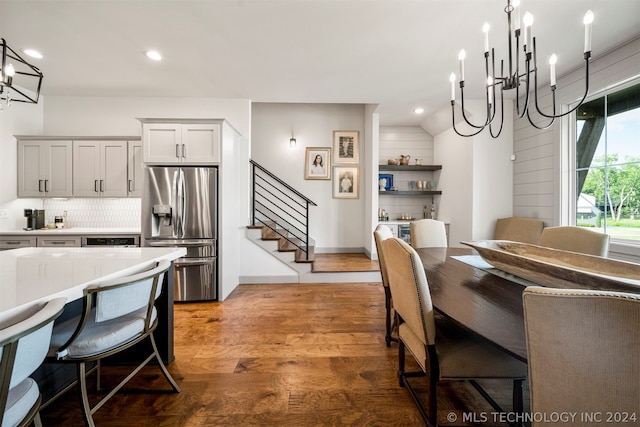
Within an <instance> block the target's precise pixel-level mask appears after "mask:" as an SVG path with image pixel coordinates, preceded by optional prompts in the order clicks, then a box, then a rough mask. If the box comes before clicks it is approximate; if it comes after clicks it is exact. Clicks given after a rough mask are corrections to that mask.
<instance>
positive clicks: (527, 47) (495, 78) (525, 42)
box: [449, 0, 593, 138]
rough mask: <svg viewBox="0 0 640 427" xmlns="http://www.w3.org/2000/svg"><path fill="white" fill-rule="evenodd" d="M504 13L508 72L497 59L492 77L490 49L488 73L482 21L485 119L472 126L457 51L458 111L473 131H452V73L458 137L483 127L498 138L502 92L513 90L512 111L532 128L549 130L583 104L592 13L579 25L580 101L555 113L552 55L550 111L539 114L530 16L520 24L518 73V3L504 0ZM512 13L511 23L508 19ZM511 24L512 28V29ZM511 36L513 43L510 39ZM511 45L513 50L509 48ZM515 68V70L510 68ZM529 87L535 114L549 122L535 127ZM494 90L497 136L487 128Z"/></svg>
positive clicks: (551, 61)
mask: <svg viewBox="0 0 640 427" xmlns="http://www.w3.org/2000/svg"><path fill="white" fill-rule="evenodd" d="M504 11H505V13H506V14H507V24H508V28H509V45H508V46H509V59H508V61H509V62H508V67H509V70H508V73H507V74H505V71H504V65H505V64H504V59H501V60H500V74H499V75H496V66H495V52H494V49H493V48H491V73H489V24H488V23H486V22H485V24H484V26H483V28H482V31H483V32H484V60H485V70H486V102H487V106H486V113H487V117H486V119H485V120H484V122H483V123H472V122H471V121H470V120H469V119H468V118H467V116H466V113H465V110H464V59H465V51H464V50H461V51H460V53H459V55H458V60H459V62H460V76H459V78H460V99H461V109H462V117H463V118H464V121H465V122H466V123H467V125H469V126H471V127H472V128H473V130H472V131H471V132H470V133H468V134H464V133H461V132H459V131H458V129H457V128H456V117H455V102H456V99H455V98H456V94H455V80H456V75H455V73H451V76H450V77H449V81H450V82H451V115H452V118H453V130H454V131H455V132H456V133H457V134H458V135H460V136H463V137H471V136H475V135H477V134H479V133H480V132H482V131H483V130H484V129H485V128H487V127H488V128H489V133H490V134H491V136H492V137H493V138H497V137H498V136H500V133H501V132H502V127H503V124H504V91H505V90H513V89H515V91H516V96H515V98H516V112H517V114H518V116H519V117H520V118H523V117H524V116H527V119H528V120H529V123H531V125H532V126H533V127H535V128H536V129H547V128H549V127H550V126H551V125H552V124H553V122H554V121H555V119H557V118H559V117H563V116H566V115H568V114H570V113H572V112H573V111H575V110H576V109H577V108H578V107H579V106H580V105H582V103H583V102H584V100H585V98H586V97H587V94H588V92H589V58H590V57H591V23H592V22H593V13H592V12H591V11H590V10H589V11H587V13H586V14H585V15H584V19H583V23H584V26H585V27H584V62H585V90H584V95H583V96H582V99H581V100H580V102H579V103H578V104H577V105H576V106H575V107H573V108H572V109H571V110H570V111H566V112H564V113H559V114H557V113H556V68H555V64H556V61H557V57H556V55H555V54H553V55H551V58H550V59H549V67H550V83H549V84H550V89H551V96H552V104H553V107H552V109H553V110H552V111H551V112H543V111H541V110H540V107H539V106H538V73H537V69H538V65H537V59H536V38H535V37H533V35H532V30H531V27H532V24H533V16H532V15H531V14H530V13H529V12H526V13H525V14H524V16H523V18H522V23H523V24H524V35H523V37H522V48H523V52H524V73H522V74H521V73H520V39H521V36H520V34H521V28H520V0H507V6H506V7H505V8H504ZM512 14H513V20H512ZM512 24H513V27H512ZM514 36H515V40H514ZM514 44H515V50H514V49H513V46H514ZM513 52H515V61H514V58H513ZM514 67H515V69H514ZM532 74H533V85H532V84H531V80H532V78H531V75H532ZM521 84H524V92H523V94H524V95H525V97H524V104H523V105H522V106H521V105H520V91H521V88H520V85H521ZM531 86H533V92H534V93H533V97H534V104H535V108H536V111H537V113H538V114H540V116H542V117H544V118H546V119H549V120H548V122H547V123H546V124H543V125H538V124H536V123H534V121H533V120H532V119H531V108H530V105H529V101H530V97H531V96H530V93H531V90H530V88H531ZM496 88H498V89H499V92H500V93H499V95H500V107H501V108H500V111H501V119H500V128H499V129H498V131H497V133H494V129H493V127H492V126H491V124H492V123H493V120H494V118H495V116H496V110H497V108H496V104H497V97H496Z"/></svg>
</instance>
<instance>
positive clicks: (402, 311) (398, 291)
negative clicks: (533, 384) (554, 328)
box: [382, 238, 527, 425]
mask: <svg viewBox="0 0 640 427" xmlns="http://www.w3.org/2000/svg"><path fill="white" fill-rule="evenodd" d="M382 250H383V252H384V256H385V259H386V261H387V266H388V269H387V273H388V276H389V288H390V289H391V296H392V298H393V305H394V309H395V310H396V313H397V316H398V337H399V341H398V359H399V361H398V377H399V380H400V385H401V386H406V387H407V389H408V390H409V394H410V395H411V397H412V398H413V400H414V402H415V403H416V405H417V407H418V409H419V411H420V413H421V415H422V416H423V418H424V419H425V421H426V422H427V424H429V423H430V424H431V425H437V392H438V390H437V389H438V387H437V386H438V384H439V383H441V382H442V381H459V380H470V381H471V382H472V384H473V385H474V386H475V387H476V388H478V390H481V388H480V385H479V384H478V383H477V382H476V380H479V379H489V378H492V379H496V378H499V379H510V380H512V381H513V410H514V412H518V413H521V412H522V411H523V402H522V382H523V380H524V379H525V378H526V376H527V365H526V364H525V363H523V362H521V361H520V360H517V359H515V358H513V357H511V356H509V355H508V354H507V353H505V352H503V351H502V350H500V349H498V348H497V347H495V346H493V345H491V344H488V343H487V342H486V341H484V340H483V339H481V338H479V337H477V336H475V335H473V334H472V333H470V332H467V331H466V330H463V329H462V328H460V327H459V326H457V325H455V324H454V323H453V322H451V321H449V320H447V319H446V318H445V317H444V316H434V308H433V305H432V302H431V295H430V293H429V285H428V283H427V277H426V274H425V271H424V267H423V265H422V262H421V261H420V257H419V256H418V254H417V252H416V251H415V250H414V249H413V248H412V247H411V246H409V245H407V244H406V243H405V242H403V241H402V240H400V239H396V238H391V239H387V240H385V241H383V242H382ZM405 349H408V350H409V353H410V354H411V356H413V358H414V359H415V360H416V362H417V363H418V365H419V366H420V369H421V371H419V372H406V371H405ZM425 375H426V377H427V379H428V384H429V391H428V404H427V409H426V410H425V409H424V408H423V406H422V404H421V401H420V399H419V398H418V396H417V394H416V392H415V391H414V389H413V387H412V386H411V383H410V382H409V381H408V380H407V379H408V378H410V377H414V376H425ZM481 394H482V396H483V397H485V398H486V399H487V401H489V402H490V403H491V404H492V405H493V406H494V407H495V408H496V410H501V409H499V407H498V405H497V404H496V402H495V401H494V400H493V399H492V398H491V397H490V396H489V395H488V394H486V393H485V392H484V390H482V392H481Z"/></svg>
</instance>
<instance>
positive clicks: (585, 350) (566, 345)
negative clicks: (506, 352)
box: [522, 286, 640, 427]
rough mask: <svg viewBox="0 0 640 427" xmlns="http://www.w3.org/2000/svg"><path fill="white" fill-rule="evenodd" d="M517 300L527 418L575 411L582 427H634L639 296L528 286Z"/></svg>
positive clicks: (639, 405)
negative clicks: (523, 339) (521, 322)
mask: <svg viewBox="0 0 640 427" xmlns="http://www.w3.org/2000/svg"><path fill="white" fill-rule="evenodd" d="M522 301H523V305H524V318H525V332H526V339H527V354H528V361H529V389H530V398H531V413H532V414H551V413H553V411H561V412H562V413H575V414H578V415H577V416H578V417H579V418H578V419H577V420H576V421H577V422H576V424H573V425H581V426H584V425H599V426H601V425H603V424H606V423H609V424H612V425H613V424H615V425H625V424H626V425H630V424H634V425H637V424H636V423H637V422H638V421H637V416H638V415H640V414H638V411H639V410H640V400H639V397H638V396H640V357H638V349H640V330H639V329H638V325H639V324H640V294H629V293H619V292H609V291H595V290H584V289H579V290H578V289H558V288H546V287H540V286H529V287H527V288H526V289H525V290H524V292H523V294H522ZM607 414H610V415H607ZM625 414H626V417H627V418H626V421H625V420H624V419H623V418H618V417H625ZM632 414H635V417H636V419H635V420H633V421H632V420H631V419H630V418H628V417H629V416H633V415H632ZM612 416H613V417H616V418H608V420H607V418H605V417H612ZM532 425H533V426H534V427H535V426H538V425H541V423H540V422H538V421H536V419H535V418H534V420H533V424H532Z"/></svg>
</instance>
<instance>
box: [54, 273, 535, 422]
mask: <svg viewBox="0 0 640 427" xmlns="http://www.w3.org/2000/svg"><path fill="white" fill-rule="evenodd" d="M175 353H176V360H175V361H174V362H173V363H171V364H170V365H169V370H170V371H171V372H172V374H173V376H174V378H175V379H176V381H177V382H178V384H179V385H180V387H181V388H182V391H181V393H178V394H175V393H164V392H159V390H168V389H169V388H168V386H167V384H166V382H165V381H164V378H163V377H162V375H161V374H160V372H159V369H158V368H157V367H155V366H150V367H146V368H145V369H143V370H142V371H141V372H140V373H139V374H138V375H137V376H136V377H135V378H134V379H133V380H132V381H131V383H130V385H129V386H127V387H126V388H128V389H131V388H134V387H140V388H142V389H143V391H142V392H140V391H138V392H135V391H132V390H123V391H121V392H120V393H118V394H117V395H115V396H114V397H113V398H112V399H111V400H110V401H109V402H108V403H107V404H105V406H103V407H102V408H101V409H100V410H99V411H97V413H96V414H95V415H94V419H95V421H96V425H97V426H98V427H100V426H114V427H116V426H126V427H132V426H136V427H137V426H143V427H144V426H154V427H155V426H420V425H423V421H422V419H421V417H420V415H419V413H418V411H417V409H416V408H415V406H414V403H413V401H412V400H411V398H410V396H409V394H408V392H407V390H406V389H404V388H402V387H400V386H399V385H398V380H397V376H396V369H397V346H396V345H395V344H393V345H392V346H391V348H387V347H386V346H385V343H384V292H383V289H382V287H381V284H380V283H331V284H269V285H240V286H239V287H238V288H237V289H236V290H235V291H234V292H233V293H232V294H231V296H230V297H229V298H228V299H227V300H226V301H224V302H222V303H218V302H203V303H180V304H176V307H175ZM409 359H410V357H408V360H409ZM408 365H409V366H411V362H409V363H408ZM120 374H122V368H119V367H114V366H105V367H104V368H103V383H104V384H105V386H108V385H109V384H111V383H113V382H115V381H116V380H118V379H119V378H120V377H119V376H118V375H120ZM421 380H422V379H421V378H417V379H415V380H414V384H418V385H420V381H421ZM490 391H491V392H492V393H493V395H494V397H496V398H497V400H498V402H499V403H501V404H503V405H505V407H506V408H511V405H510V396H511V387H510V384H509V383H508V382H506V383H505V382H501V383H498V384H497V385H496V386H495V387H492V388H490ZM438 393H439V394H438V396H439V399H440V402H439V415H438V419H439V422H440V425H442V426H452V425H477V424H473V423H462V422H461V419H462V416H463V413H476V414H477V415H478V416H480V414H481V413H482V411H485V412H486V413H490V412H491V411H492V408H491V407H490V406H488V404H486V403H485V402H484V400H483V399H482V398H481V397H480V396H479V395H478V393H477V392H476V391H475V390H474V389H473V388H472V387H471V386H470V385H468V384H466V383H462V382H457V383H450V384H446V385H443V386H441V387H439V391H438ZM96 397H97V396H96ZM527 397H528V396H527ZM450 414H454V415H455V417H456V418H457V421H456V422H454V423H451V422H450V421H448V419H447V417H448V416H449V417H450V416H451V415H450ZM42 420H43V424H44V425H45V426H81V425H82V420H81V416H80V409H79V402H78V398H77V395H76V391H75V390H70V391H69V392H68V393H67V394H66V395H64V396H62V397H61V398H60V399H58V400H57V401H55V402H54V403H53V404H51V405H50V406H49V407H47V408H45V409H44V410H43V411H42ZM484 425H493V424H492V423H486V424H484ZM498 425H499V424H498Z"/></svg>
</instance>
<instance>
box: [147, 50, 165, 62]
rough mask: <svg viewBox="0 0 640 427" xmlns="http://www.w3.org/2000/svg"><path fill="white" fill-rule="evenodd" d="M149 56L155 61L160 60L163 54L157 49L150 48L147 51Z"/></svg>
mask: <svg viewBox="0 0 640 427" xmlns="http://www.w3.org/2000/svg"><path fill="white" fill-rule="evenodd" d="M145 55H147V58H149V59H153V60H154V61H160V60H161V59H162V55H160V52H158V51H157V50H148V51H146V52H145Z"/></svg>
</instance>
